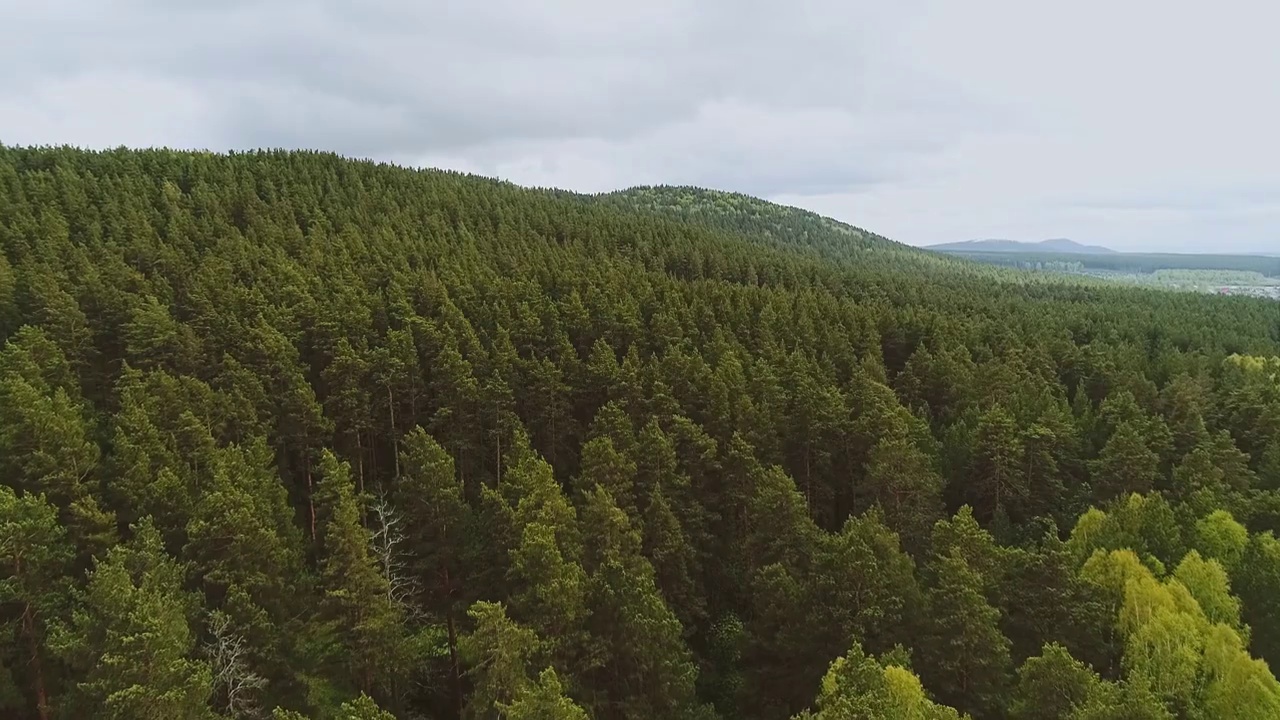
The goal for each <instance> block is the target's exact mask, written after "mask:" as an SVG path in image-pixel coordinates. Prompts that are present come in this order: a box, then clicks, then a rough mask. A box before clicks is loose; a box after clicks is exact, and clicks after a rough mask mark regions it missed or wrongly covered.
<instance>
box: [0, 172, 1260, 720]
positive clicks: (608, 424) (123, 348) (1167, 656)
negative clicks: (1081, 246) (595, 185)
mask: <svg viewBox="0 0 1280 720" xmlns="http://www.w3.org/2000/svg"><path fill="white" fill-rule="evenodd" d="M1278 530H1280V305H1277V304H1275V303H1271V302H1266V301H1262V300H1253V299H1248V298H1232V297H1212V296H1201V295H1194V294H1172V293H1169V294H1164V293H1159V292H1155V291H1147V290H1139V289H1129V288H1122V287H1106V286H1098V285H1087V284H1083V283H1078V284H1073V283H1071V282H1070V281H1068V280H1059V279H1053V278H1051V277H1049V276H1046V275H1038V274H1033V273H1020V272H1018V271H1016V270H1012V269H1001V268H995V267H991V266H985V265H979V264H976V263H970V262H967V261H964V260H961V259H956V258H948V257H944V256H939V255H934V254H929V253H925V252H921V251H917V250H913V249H909V248H907V247H905V246H901V245H898V244H896V243H893V242H890V241H889V240H886V239H884V238H882V237H879V236H877V235H875V234H873V233H871V232H869V231H864V230H861V229H858V228H853V227H849V226H847V225H843V224H840V223H836V222H834V221H832V220H828V219H825V218H821V217H819V216H816V215H812V214H809V213H806V212H802V211H799V210H795V209H789V208H783V207H780V206H776V205H771V204H769V203H765V202H763V201H759V200H754V199H752V198H748V197H745V196H740V195H732V194H727V193H716V192H711V191H704V190H697V189H693V188H670V187H650V188H637V189H633V190H629V191H623V192H620V193H613V194H608V195H600V196H583V195H575V194H571V193H566V192H562V191H555V190H544V189H526V188H521V187H517V186H515V185H511V184H507V183H501V182H497V181H494V180H489V179H484V178H479V177H473V176H466V175H461V174H456V173H448V172H440V171H420V170H410V169H404V168H398V167H394V166H390V165H380V164H374V163H371V162H362V161H353V160H346V159H342V158H339V157H337V156H333V155H328V154H321V153H313V152H275V151H272V152H252V153H238V154H230V155H222V154H211V153H198V152H173V151H164V150H152V151H131V150H124V149H121V150H115V151H109V152H88V151H81V150H75V149H65V148H28V149H22V148H0V622H2V623H3V631H4V634H3V639H2V640H0V661H2V663H3V672H0V715H3V716H4V717H9V718H16V719H18V720H27V719H29V718H30V719H35V718H39V719H40V720H48V719H50V718H57V719H80V718H86V719H94V718H112V719H118V720H126V719H128V720H133V719H154V720H161V719H164V720H174V719H187V718H193V719H194V718H205V719H208V718H275V719H277V720H286V719H287V720H297V719H298V718H317V719H321V720H326V719H330V718H333V719H337V718H341V719H343V720H353V719H361V720H374V719H381V720H387V719H391V718H399V719H404V720H407V719H409V718H431V719H437V720H455V719H461V718H465V719H467V720H488V719H495V718H503V719H508V720H534V719H537V720H561V719H563V720H586V719H588V718H590V719H593V720H624V719H625V720H642V719H645V720H647V719H651V718H652V719H658V720H662V719H667V718H670V719H673V720H713V719H715V718H722V719H725V720H728V719H730V718H745V719H747V720H789V719H791V718H804V719H807V720H849V719H855V718H858V719H861V718H867V719H870V718H904V719H906V718H918V719H934V718H961V717H969V718H973V719H974V720H984V719H988V718H996V719H999V718H1009V719H1012V720H1019V719H1026V720H1030V719H1048V720H1053V719H1062V720H1067V719H1069V720H1132V719H1136V720H1147V719H1150V720H1157V719H1164V718H1168V719H1172V718H1193V719H1204V720H1209V719H1211V718H1212V719H1216V718H1241V719H1250V718H1276V717H1280V683H1277V681H1276V678H1275V677H1274V675H1273V673H1272V671H1271V670H1270V669H1269V665H1268V663H1277V662H1280V540H1277V538H1276V536H1275V535H1274V533H1275V532H1277V531H1278Z"/></svg>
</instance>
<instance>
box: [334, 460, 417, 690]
mask: <svg viewBox="0 0 1280 720" xmlns="http://www.w3.org/2000/svg"><path fill="white" fill-rule="evenodd" d="M320 474H321V478H320V481H319V482H318V483H317V484H316V504H317V506H318V507H317V510H318V511H319V513H320V517H321V520H320V538H321V550H320V583H321V587H322V588H323V590H324V600H323V603H322V608H323V609H322V613H323V617H324V618H325V619H326V620H327V621H328V622H331V623H334V624H335V625H336V627H337V628H338V632H339V634H340V637H341V638H342V644H343V648H344V650H343V657H342V659H341V661H342V662H343V663H344V664H345V665H346V666H347V667H349V668H350V670H351V676H352V677H353V678H354V679H355V682H356V685H357V686H358V687H359V689H360V690H361V691H363V692H366V693H367V692H371V691H372V690H373V688H374V686H375V684H376V683H377V682H379V681H380V680H382V681H385V680H387V679H389V678H388V677H386V676H387V675H390V676H392V677H394V675H395V674H396V673H397V672H399V671H401V670H402V668H401V663H402V661H403V657H402V647H401V643H402V641H403V637H404V627H403V620H404V619H403V617H402V614H401V612H400V610H399V608H397V607H396V605H395V604H394V603H393V602H392V599H391V594H390V588H389V585H388V582H387V578H386V577H384V576H383V575H382V574H381V572H380V571H379V569H378V566H377V563H376V562H375V560H374V558H373V556H372V555H371V554H370V537H369V531H368V530H367V529H366V528H365V527H364V526H363V525H361V524H360V506H359V499H358V497H357V496H356V494H355V487H354V486H353V483H352V480H351V469H350V466H348V465H347V464H346V463H345V462H339V461H338V459H337V458H336V457H334V456H333V454H332V453H330V452H328V451H325V452H324V453H323V454H322V456H321V459H320Z"/></svg>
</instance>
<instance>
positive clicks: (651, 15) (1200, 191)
mask: <svg viewBox="0 0 1280 720" xmlns="http://www.w3.org/2000/svg"><path fill="white" fill-rule="evenodd" d="M1206 8H1207V6H1203V5H1201V4H1192V3H1189V2H1175V3H1172V4H1169V3H1159V4H1157V3H1155V2H1154V1H1153V0H1133V2H1129V3H1125V4H1123V5H1122V6H1117V5H1115V4H1113V3H1104V2H1102V1H1101V0H1080V1H1079V2H1077V3H1073V4H1070V5H1059V6H1046V5H1043V4H1039V3H1023V2H1015V1H1014V0H975V2H973V3H952V2H946V0H901V1H900V2H897V3H863V2H855V3H847V2H838V1H837V0H797V1H796V2H792V3H782V4H780V3H774V2H765V1H764V0H745V1H741V0H740V1H738V2H730V1H729V0H651V1H650V2H647V3H620V2H608V1H603V2H602V1H601V0H549V1H548V2H540V3H527V2H520V1H518V0H488V1H486V2H456V1H453V0H429V1H426V2H412V1H411V0H367V1H362V2H355V1H354V0H349V1H344V2H339V1H338V0H319V1H317V2H303V1H302V0H259V1H257V2H253V1H250V0H231V1H224V2H219V3H208V2H195V1H194V0H178V1H176V2H175V1H174V0H117V1H116V2H112V3H98V2H91V1H90V0H42V2H38V3H37V2H21V1H20V0H0V17H3V18H4V22H3V24H0V66H2V67H4V68H5V82H4V83H0V142H7V143H16V144H27V143H62V142H68V143H73V144H80V145H88V146H98V147H101V146H113V145H118V144H128V145H170V146H178V147H207V148H213V149H229V148H247V147H262V146H284V147H313V148H322V149H328V150H334V151H337V152H341V153H344V154H350V155H356V156H364V157H375V158H382V159H390V160H395V161H397V162H402V163H421V164H437V165H444V166H448V167H456V168H459V169H465V170H471V171H475V172H481V173H486V174H496V175H501V176H503V177H507V178H509V179H512V180H516V181H517V182H524V183H530V184H541V185H557V186H567V187H571V188H574V189H581V190H607V189H613V188H616V187H620V186H626V185H631V184H637V183H693V184H700V185H709V186H715V187H720V188H726V189H733V190H740V191H744V192H750V193H755V194H760V195H765V196H769V197H775V198H778V199H783V200H786V201H788V202H793V203H795V204H800V205H805V206H809V207H813V208H815V209H818V210H820V211H824V212H828V213H830V214H833V215H835V216H837V217H841V218H842V219H847V220H850V221H852V222H855V223H857V224H859V225H863V226H866V227H871V228H874V229H876V230H878V231H880V232H883V233H885V234H888V235H890V236H893V237H898V238H900V239H903V240H905V241H909V242H921V243H923V242H939V241H945V240H954V239H963V238H966V237H983V236H990V235H995V234H1010V235H1014V236H1019V237H1025V238H1028V239H1038V238H1039V237H1047V236H1061V235H1070V236H1072V237H1076V238H1077V239H1082V240H1087V241H1103V240H1106V241H1111V242H1114V243H1115V244H1117V245H1120V246H1132V247H1142V246H1151V245H1154V244H1160V243H1163V244H1179V243H1181V244H1182V245H1186V246H1190V245H1194V244H1195V243H1197V242H1201V241H1202V240H1201V238H1203V237H1204V234H1205V233H1212V232H1213V229H1214V227H1215V226H1214V223H1215V222H1217V223H1218V225H1217V227H1220V228H1222V229H1223V232H1229V233H1231V237H1230V238H1228V239H1226V240H1225V242H1226V243H1227V244H1228V245H1230V244H1232V243H1235V244H1237V245H1239V246H1240V248H1241V249H1243V248H1244V247H1245V246H1246V245H1248V246H1250V247H1253V246H1257V245H1258V244H1260V243H1261V244H1263V245H1265V244H1266V243H1267V242H1268V241H1269V238H1271V237H1273V236H1272V235H1270V234H1269V231H1270V229H1273V228H1274V227H1275V224H1274V223H1275V221H1276V219H1277V218H1276V216H1275V214H1274V212H1273V211H1272V210H1268V209H1266V208H1267V206H1266V204H1265V202H1266V200H1267V199H1268V198H1269V197H1274V196H1275V193H1276V192H1277V191H1280V180H1277V179H1276V178H1277V177H1280V174H1277V173H1275V172H1274V168H1275V167H1276V166H1277V165H1280V145H1278V144H1276V143H1274V142H1271V141H1270V137H1271V134H1272V133H1273V131H1274V130H1273V129H1274V128H1275V127H1276V126H1277V124H1278V123H1280V98H1277V96H1276V93H1275V91H1274V90H1271V88H1273V87H1274V82H1272V81H1271V78H1273V77H1274V76H1275V71H1276V70H1277V69H1280V68H1277V56H1276V55H1275V54H1274V53H1273V52H1271V51H1270V47H1271V41H1270V38H1269V37H1268V36H1267V30H1266V29H1267V28H1268V27H1273V26H1274V23H1273V22H1271V21H1273V20H1275V19H1277V18H1276V17H1273V16H1275V15H1276V14H1277V11H1275V10H1272V9H1270V8H1271V6H1270V5H1266V4H1263V3H1262V2H1260V0H1259V1H1258V2H1248V1H1246V0H1224V2H1223V3H1220V4H1219V5H1218V6H1216V9H1215V10H1213V12H1212V13H1210V12H1209V11H1208V10H1207V9H1206ZM1104 19H1105V21H1104ZM1215 208H1216V209H1215ZM1215 218H1216V220H1215ZM1219 244H1221V243H1219ZM1254 249H1266V247H1261V248H1256V247H1255V248H1254Z"/></svg>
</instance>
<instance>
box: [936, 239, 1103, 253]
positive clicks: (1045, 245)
mask: <svg viewBox="0 0 1280 720" xmlns="http://www.w3.org/2000/svg"><path fill="white" fill-rule="evenodd" d="M926 249H927V250H938V251H941V252H1016V253H1025V252H1055V253H1073V254H1079V255H1099V254H1110V253H1114V252H1115V250H1112V249H1111V248H1105V247H1102V246H1101V245H1081V244H1080V243H1078V242H1075V241H1074V240H1068V239H1066V238H1053V239H1051V240H1041V241H1040V242H1035V243H1030V242H1019V241H1017V240H966V241H965V242H953V243H943V244H941V245H929V246H928V247H927V248H926Z"/></svg>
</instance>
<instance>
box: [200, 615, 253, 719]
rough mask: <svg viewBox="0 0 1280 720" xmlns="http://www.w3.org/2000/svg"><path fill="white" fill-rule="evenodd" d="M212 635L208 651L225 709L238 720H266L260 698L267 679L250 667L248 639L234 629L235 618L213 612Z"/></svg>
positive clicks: (210, 623) (216, 685) (217, 690)
mask: <svg viewBox="0 0 1280 720" xmlns="http://www.w3.org/2000/svg"><path fill="white" fill-rule="evenodd" d="M209 633H210V634H211V635H212V636H213V639H212V640H211V641H209V642H207V643H205V646H204V652H205V655H206V656H207V657H208V658H209V665H210V667H211V668H212V669H213V684H214V688H215V690H216V692H217V693H218V697H220V698H221V699H222V703H223V707H224V709H225V710H226V711H227V713H229V714H230V715H231V717H234V718H261V717H264V713H263V712H262V708H261V707H260V706H259V705H258V698H257V695H258V691H260V690H262V689H263V688H264V687H266V685H267V680H266V678H264V677H262V676H261V675H259V674H257V673H255V672H254V671H253V670H252V669H251V668H250V667H249V662H248V648H247V647H246V646H245V641H244V637H243V636H241V635H240V634H239V633H237V632H236V631H235V629H234V628H233V627H231V618H230V617H229V616H228V615H227V614H226V613H223V612H219V611H217V610H215V611H213V612H211V613H209Z"/></svg>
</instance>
